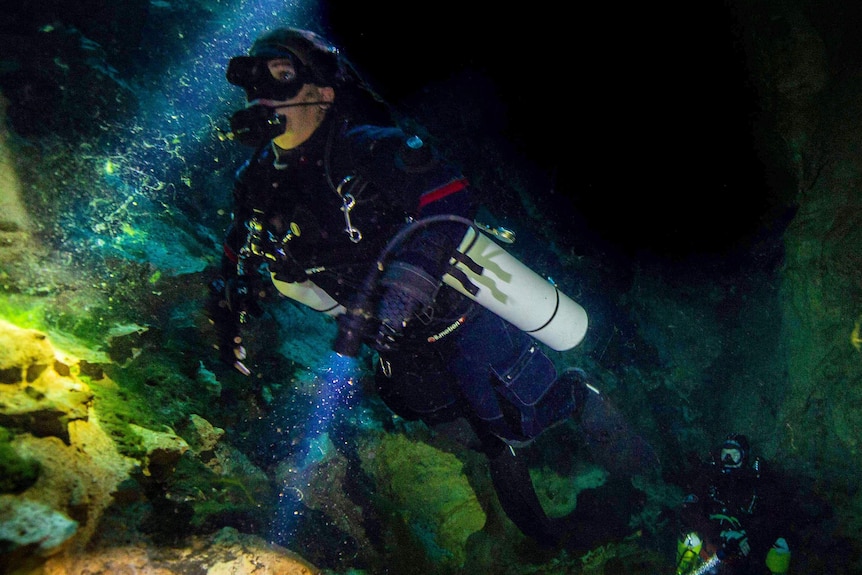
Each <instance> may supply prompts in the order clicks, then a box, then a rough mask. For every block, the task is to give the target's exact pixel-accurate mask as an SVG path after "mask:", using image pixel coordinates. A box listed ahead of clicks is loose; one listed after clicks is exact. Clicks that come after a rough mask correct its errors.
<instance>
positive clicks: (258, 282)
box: [207, 28, 657, 549]
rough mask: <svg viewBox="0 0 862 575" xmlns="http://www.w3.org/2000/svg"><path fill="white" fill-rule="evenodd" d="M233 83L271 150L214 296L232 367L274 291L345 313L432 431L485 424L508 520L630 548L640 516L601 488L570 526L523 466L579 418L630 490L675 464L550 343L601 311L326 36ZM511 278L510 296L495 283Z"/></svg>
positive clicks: (405, 410)
mask: <svg viewBox="0 0 862 575" xmlns="http://www.w3.org/2000/svg"><path fill="white" fill-rule="evenodd" d="M226 75H227V79H228V81H229V82H230V83H231V84H233V85H235V86H239V87H240V88H242V89H243V90H244V91H245V93H246V96H247V101H248V105H247V107H245V108H244V109H242V110H239V111H237V112H236V113H235V114H234V115H233V116H232V117H231V130H232V134H233V135H234V139H236V140H237V141H239V142H240V143H243V144H247V145H249V146H252V147H253V149H254V152H253V154H252V155H251V158H250V159H249V160H248V161H247V162H245V164H244V165H243V166H242V167H241V168H240V169H239V170H238V172H237V176H236V182H235V187H234V193H233V198H234V205H233V212H232V223H231V225H230V226H229V228H228V230H227V232H226V237H225V242H224V246H223V250H224V251H223V258H222V264H221V268H220V271H219V273H218V276H217V277H216V278H215V279H214V280H213V281H212V283H211V284H210V299H209V301H208V303H207V314H208V317H209V319H210V320H211V322H212V323H213V324H214V326H215V334H216V337H217V340H218V341H217V348H218V350H219V355H220V357H221V359H222V360H223V361H224V362H225V363H227V364H228V365H231V366H233V368H235V369H236V370H238V371H239V372H241V373H243V374H245V375H249V374H250V369H249V367H248V365H247V363H248V359H247V350H246V349H245V347H244V345H243V339H242V331H241V330H242V326H243V324H244V323H245V322H246V321H248V320H249V318H250V317H252V316H255V315H259V314H260V312H261V308H260V307H259V305H258V300H259V297H260V295H261V294H263V293H265V292H266V289H265V288H264V287H263V286H264V285H265V284H264V283H263V282H272V283H274V285H275V286H276V287H277V289H278V291H279V292H280V293H281V294H283V295H285V296H287V297H290V298H293V299H295V300H297V301H299V302H300V303H302V304H305V305H307V306H309V307H311V308H313V309H315V310H317V311H320V312H322V313H326V314H329V315H332V316H335V317H336V321H337V323H338V326H339V332H338V337H337V338H336V340H335V342H334V344H333V350H334V351H336V352H338V353H340V354H342V355H344V356H349V357H355V356H357V355H358V354H359V350H360V348H361V346H362V345H368V346H370V347H371V348H372V349H373V350H375V351H376V353H377V356H378V361H377V363H376V373H375V384H376V388H377V391H378V392H379V396H380V398H381V399H382V400H383V402H384V403H385V404H386V405H387V406H388V407H389V408H390V409H391V410H392V411H393V412H394V413H395V414H397V415H399V416H401V417H403V418H404V419H407V420H412V421H415V420H421V421H422V422H424V423H425V424H427V425H428V426H431V427H432V428H436V427H437V426H442V425H445V424H451V423H452V422H455V421H466V422H469V424H470V428H471V429H472V430H473V431H474V432H475V438H474V439H475V441H474V442H473V443H471V447H473V448H475V449H479V450H481V452H482V453H484V454H485V455H486V456H487V459H488V461H489V466H490V474H491V478H492V481H493V484H494V487H495V490H496V492H497V494H498V496H499V500H500V503H501V506H502V508H503V509H504V511H505V512H506V514H507V515H508V516H509V517H510V518H511V520H512V521H513V522H514V523H515V524H516V525H517V527H518V528H519V529H520V530H521V531H522V532H523V533H525V534H526V535H528V536H530V537H532V538H534V539H535V540H537V541H538V542H539V543H541V544H543V545H550V546H558V545H562V544H567V545H572V546H576V547H580V548H584V549H586V548H591V547H592V546H594V545H595V544H597V543H599V542H600V541H602V540H604V539H607V538H611V537H617V536H620V535H624V534H628V533H629V531H628V526H627V521H628V517H625V518H622V517H621V518H613V517H612V514H611V513H609V511H608V509H607V507H606V505H603V504H602V498H601V497H600V496H598V495H585V493H586V492H582V493H581V495H580V496H579V498H578V505H577V508H576V509H575V511H574V512H573V513H572V514H571V515H570V516H566V517H562V518H551V517H549V516H548V515H547V514H546V513H545V511H544V510H543V509H542V506H541V504H540V502H539V500H538V497H537V495H536V493H535V490H534V487H533V485H532V482H531V479H530V475H529V471H528V468H527V465H526V462H525V461H524V459H525V458H524V457H519V456H518V454H517V449H518V448H520V447H523V446H525V445H528V444H530V442H531V441H532V440H534V439H535V438H536V437H537V436H539V435H540V434H541V433H542V432H543V431H544V430H546V429H548V428H549V427H551V426H554V425H556V424H558V423H561V422H564V421H566V420H568V419H569V418H571V417H574V418H576V420H577V421H579V422H580V427H581V429H583V431H584V434H585V437H586V438H587V441H588V444H589V445H591V446H593V447H595V450H594V457H595V458H596V460H597V461H603V463H604V464H605V465H606V468H607V469H609V470H611V469H612V470H613V471H614V472H615V473H620V474H623V476H624V477H625V479H626V481H628V477H629V474H632V473H646V472H650V471H652V470H653V469H654V467H655V466H656V465H657V459H656V457H655V454H654V452H653V451H652V449H651V448H650V446H649V445H648V444H647V443H646V442H645V441H644V440H643V439H641V438H640V436H638V435H637V434H635V433H633V432H632V431H631V429H630V428H629V427H628V426H627V425H626V423H625V421H624V420H623V418H622V417H621V415H620V413H619V411H618V410H616V409H615V408H614V407H612V406H611V404H610V402H609V401H608V400H607V398H606V397H605V396H604V395H603V394H601V393H600V392H599V391H598V390H597V389H596V388H595V387H594V386H592V385H591V384H590V383H589V378H588V376H587V374H586V373H585V372H583V371H582V370H580V369H575V368H570V369H567V370H564V371H563V372H562V373H559V372H558V370H557V369H556V368H555V366H554V364H553V363H552V361H551V359H550V358H549V357H548V356H547V355H546V354H545V353H544V352H543V351H542V350H541V349H540V346H539V345H538V343H537V340H538V341H539V342H543V343H547V344H548V345H550V346H551V347H554V348H555V349H557V350H564V349H570V348H572V347H574V346H575V345H577V344H578V343H579V342H580V341H581V339H582V338H583V337H584V334H585V332H586V329H587V317H586V313H585V312H584V310H583V308H581V307H580V306H579V305H578V304H576V303H575V302H573V301H572V300H570V299H569V298H567V297H566V296H565V295H564V294H561V293H560V292H559V291H558V290H557V289H556V287H555V286H554V285H553V284H552V283H550V282H549V281H547V280H545V279H544V278H540V277H539V276H538V275H536V274H535V273H533V272H532V271H530V270H529V269H528V268H526V266H524V265H523V264H521V263H520V262H518V261H517V260H515V259H514V258H512V257H511V256H508V255H507V254H506V253H505V251H504V250H502V249H500V248H499V246H497V244H496V243H495V242H493V241H492V240H490V239H489V237H488V235H487V234H486V233H485V231H487V229H486V228H482V227H481V226H479V225H477V224H475V223H474V218H475V216H476V213H477V210H478V206H477V205H476V202H475V201H474V199H473V197H472V195H471V189H470V184H469V182H468V181H467V180H466V178H465V177H464V175H463V174H461V173H460V172H459V171H458V170H456V169H455V168H454V167H453V166H452V165H450V164H449V163H447V162H446V161H444V159H443V158H442V157H441V155H440V154H439V153H438V152H437V151H436V150H433V149H432V148H431V147H430V146H429V145H428V144H427V143H426V142H424V141H423V140H422V139H421V138H420V137H418V136H417V135H415V134H410V133H406V132H405V131H403V130H402V129H401V128H400V127H399V126H398V125H397V122H395V121H394V120H393V117H394V116H393V114H392V112H391V109H390V107H389V106H388V105H387V104H386V103H385V102H383V101H382V99H381V98H379V96H377V95H376V94H375V92H374V91H373V90H372V89H371V88H370V87H369V86H368V85H367V84H366V83H365V82H364V81H363V80H362V79H361V77H360V75H359V74H358V73H357V71H356V70H355V68H354V67H353V66H352V65H351V64H350V63H349V61H348V60H347V59H346V58H344V57H343V55H342V54H341V52H340V50H339V49H338V48H336V47H335V46H333V45H332V44H331V43H330V42H329V41H327V40H326V39H324V38H322V37H321V36H319V35H318V34H315V33H313V32H310V31H306V30H301V29H295V28H278V29H275V30H272V31H270V32H267V33H265V34H263V35H262V36H260V37H259V38H258V39H257V40H256V41H255V42H254V43H253V45H252V46H251V48H250V50H249V52H248V55H244V56H237V57H234V58H232V59H231V60H230V62H229V64H228V67H227V73H226ZM500 268H504V269H500ZM494 271H496V272H497V273H498V274H499V277H497V278H496V280H498V282H499V283H498V284H495V285H490V286H488V284H487V282H488V281H492V282H493V281H494V276H493V272H494ZM489 278H490V279H489ZM502 278H505V279H506V281H508V282H509V283H508V284H506V285H503V279H502ZM501 290H508V291H507V292H505V293H503V296H505V297H501V296H500V293H499V292H500V291H501ZM501 302H502V303H501ZM543 305H544V306H546V307H547V309H548V310H549V311H546V309H543V307H542V306H543ZM531 322H533V324H531ZM528 331H529V333H527V332H528ZM604 456H607V457H604ZM603 457H604V459H603ZM587 491H589V490H587ZM582 503H583V504H582ZM623 507H624V505H623ZM629 510H630V509H629ZM615 519H616V520H615Z"/></svg>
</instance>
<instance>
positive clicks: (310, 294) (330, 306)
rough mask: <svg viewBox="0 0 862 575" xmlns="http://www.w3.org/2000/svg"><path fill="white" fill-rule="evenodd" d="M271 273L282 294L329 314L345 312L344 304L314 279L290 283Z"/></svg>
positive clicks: (273, 281) (276, 286)
mask: <svg viewBox="0 0 862 575" xmlns="http://www.w3.org/2000/svg"><path fill="white" fill-rule="evenodd" d="M271 275H272V283H273V284H274V285H275V289H277V290H278V291H279V293H281V294H282V295H285V296H287V297H289V298H291V299H293V300H296V301H298V302H299V303H301V304H305V305H307V306H308V307H310V308H311V309H313V310H315V311H319V312H322V313H325V314H327V315H331V316H336V315H339V314H341V313H344V312H345V308H344V306H343V305H341V304H340V303H338V302H337V301H335V300H334V299H333V298H332V296H331V295H329V294H328V293H326V292H325V291H323V289H322V288H321V287H320V286H319V285H317V284H316V283H314V282H313V281H311V280H305V281H304V282H292V283H288V282H283V281H281V280H277V279H275V273H272V274H271Z"/></svg>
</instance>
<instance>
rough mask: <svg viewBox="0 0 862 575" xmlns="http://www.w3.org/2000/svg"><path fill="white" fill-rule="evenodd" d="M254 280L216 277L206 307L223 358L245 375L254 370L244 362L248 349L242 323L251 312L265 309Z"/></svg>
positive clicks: (257, 313)
mask: <svg viewBox="0 0 862 575" xmlns="http://www.w3.org/2000/svg"><path fill="white" fill-rule="evenodd" d="M252 283H253V282H249V281H246V280H244V279H242V278H231V279H229V280H225V279H223V278H216V279H215V280H213V281H212V282H211V283H210V285H209V290H210V295H209V298H208V300H207V303H206V308H205V311H206V314H207V317H208V318H209V320H210V322H211V323H212V324H213V328H214V329H215V335H216V346H217V348H218V351H219V359H220V360H221V361H222V362H223V363H225V364H227V365H229V366H231V367H233V368H234V369H236V370H237V371H239V372H240V373H242V374H243V375H249V374H250V373H251V370H249V369H248V367H246V366H245V364H244V363H243V360H245V358H246V351H245V347H243V345H242V336H241V335H240V326H241V325H242V324H243V323H245V322H246V321H248V317H249V315H253V316H259V315H260V314H261V313H263V310H262V309H261V308H260V305H259V304H258V302H257V297H258V294H257V293H256V290H254V289H253V287H252V285H251V284H252Z"/></svg>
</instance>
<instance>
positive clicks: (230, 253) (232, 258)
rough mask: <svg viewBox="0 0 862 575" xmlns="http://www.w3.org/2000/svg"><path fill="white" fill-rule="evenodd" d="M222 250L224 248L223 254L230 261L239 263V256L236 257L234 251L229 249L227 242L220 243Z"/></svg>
mask: <svg viewBox="0 0 862 575" xmlns="http://www.w3.org/2000/svg"><path fill="white" fill-rule="evenodd" d="M222 250H224V255H225V257H227V259H228V260H229V261H230V262H232V263H239V258H238V257H237V255H236V252H235V251H233V250H232V249H230V248H229V247H228V245H227V244H222Z"/></svg>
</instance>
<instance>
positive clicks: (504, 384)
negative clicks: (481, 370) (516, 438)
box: [493, 346, 574, 439]
mask: <svg viewBox="0 0 862 575" xmlns="http://www.w3.org/2000/svg"><path fill="white" fill-rule="evenodd" d="M493 372H494V375H495V376H496V378H497V380H498V381H499V383H498V384H496V385H495V386H494V389H495V391H496V392H497V395H498V398H499V399H500V404H501V408H502V411H503V417H504V418H505V419H506V422H507V423H508V424H509V426H511V427H512V429H514V430H516V431H517V432H519V433H520V434H521V435H523V436H524V437H527V438H530V439H532V438H534V437H536V436H537V435H539V434H540V433H541V432H542V431H544V430H545V429H547V428H548V427H549V426H551V425H553V424H554V423H557V422H559V421H561V420H563V419H565V418H566V417H568V416H569V415H570V414H571V411H572V409H573V408H574V404H573V401H572V399H571V397H572V393H571V390H568V391H566V390H558V389H555V385H554V384H555V382H556V381H557V370H556V368H555V367H554V364H553V362H552V361H551V360H550V358H548V356H547V355H545V354H544V353H543V352H542V351H541V350H539V349H538V348H537V347H536V346H530V347H528V348H527V349H526V350H524V352H523V353H522V354H521V355H520V357H519V358H518V360H517V361H516V362H515V363H514V364H512V365H511V367H509V368H508V369H507V370H505V371H504V372H501V371H500V370H498V369H494V370H493ZM556 387H560V386H556Z"/></svg>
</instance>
